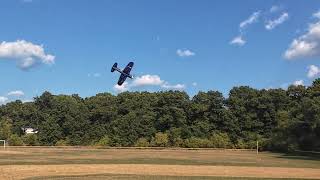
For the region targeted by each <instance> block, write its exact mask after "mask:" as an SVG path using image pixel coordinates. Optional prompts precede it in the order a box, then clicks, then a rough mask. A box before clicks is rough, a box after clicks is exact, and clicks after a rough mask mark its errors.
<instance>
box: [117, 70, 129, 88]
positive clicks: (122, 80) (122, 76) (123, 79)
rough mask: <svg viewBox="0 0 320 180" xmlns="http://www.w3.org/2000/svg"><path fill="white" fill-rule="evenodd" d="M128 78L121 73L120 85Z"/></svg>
mask: <svg viewBox="0 0 320 180" xmlns="http://www.w3.org/2000/svg"><path fill="white" fill-rule="evenodd" d="M129 72H130V71H129ZM126 79H127V76H126V75H124V74H121V76H120V78H119V80H118V85H119V86H121V85H122V84H123V82H124V81H125V80H126Z"/></svg>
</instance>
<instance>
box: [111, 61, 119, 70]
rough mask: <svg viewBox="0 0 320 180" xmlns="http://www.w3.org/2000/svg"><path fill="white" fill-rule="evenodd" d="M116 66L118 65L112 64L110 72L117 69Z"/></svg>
mask: <svg viewBox="0 0 320 180" xmlns="http://www.w3.org/2000/svg"><path fill="white" fill-rule="evenodd" d="M117 66H118V63H114V64H113V66H112V68H111V72H113V71H114V70H115V69H116V68H117Z"/></svg>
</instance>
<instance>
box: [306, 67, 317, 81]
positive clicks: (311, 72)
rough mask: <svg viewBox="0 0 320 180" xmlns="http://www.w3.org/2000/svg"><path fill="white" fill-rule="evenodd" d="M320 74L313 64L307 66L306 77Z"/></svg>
mask: <svg viewBox="0 0 320 180" xmlns="http://www.w3.org/2000/svg"><path fill="white" fill-rule="evenodd" d="M318 75H320V68H319V67H317V66H315V65H311V66H309V67H308V75H307V76H308V78H314V77H316V76H318Z"/></svg>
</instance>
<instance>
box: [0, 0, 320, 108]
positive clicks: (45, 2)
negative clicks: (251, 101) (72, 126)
mask: <svg viewBox="0 0 320 180" xmlns="http://www.w3.org/2000/svg"><path fill="white" fill-rule="evenodd" d="M319 10H320V1H317V0H313V1H312V0H310V1H294V2H293V1H289V0H285V1H276V0H273V1H271V0H270V1H255V0H243V1H231V0H227V1H211V0H201V1H196V0H193V1H192V0H185V1H182V0H176V1H174V0H163V1H155V0H137V1H129V0H127V1H122V0H117V1H115V0H109V1H108V0H105V1H90V0H81V1H80V0H68V1H64V0H2V1H0V22H1V29H0V32H1V33H0V43H1V45H0V68H1V71H0V76H1V77H2V78H1V88H0V103H4V102H9V101H10V100H14V99H22V100H30V99H32V97H34V96H37V95H41V93H42V92H43V91H45V90H48V91H50V92H52V93H54V94H73V93H77V94H79V95H80V96H82V97H87V96H92V95H95V94H97V93H100V92H111V93H117V92H120V91H124V90H130V91H136V90H138V91H142V90H147V91H157V90H168V89H179V90H185V91H186V92H188V94H189V95H191V96H192V95H194V94H196V93H197V92H198V91H207V90H218V91H220V92H222V93H223V94H224V95H226V96H227V95H228V92H229V90H230V89H231V88H232V87H233V86H239V85H249V86H252V87H254V88H259V89H260V88H278V87H282V88H285V87H287V86H288V85H289V84H302V83H303V84H305V85H309V84H310V83H311V82H312V81H313V80H314V79H315V78H317V77H318V76H319V75H320V69H319V66H320V63H319V60H318V59H319V55H320V47H318V43H320V13H319V14H317V13H318V12H320V11H319ZM318 30H319V31H318ZM319 46H320V45H319ZM129 61H134V62H135V66H134V69H133V71H132V73H133V74H134V75H135V79H134V80H129V81H127V83H126V84H124V86H122V87H117V86H115V84H116V82H117V78H118V76H119V74H117V73H111V72H110V68H111V66H112V65H113V63H114V62H118V64H119V66H120V67H124V66H125V65H126V64H127V63H128V62H129Z"/></svg>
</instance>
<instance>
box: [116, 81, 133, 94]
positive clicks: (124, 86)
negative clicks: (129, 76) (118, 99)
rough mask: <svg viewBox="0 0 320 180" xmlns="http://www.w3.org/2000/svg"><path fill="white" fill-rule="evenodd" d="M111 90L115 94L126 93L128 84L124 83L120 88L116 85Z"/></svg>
mask: <svg viewBox="0 0 320 180" xmlns="http://www.w3.org/2000/svg"><path fill="white" fill-rule="evenodd" d="M113 89H114V90H115V91H116V92H117V93H121V92H125V91H128V90H129V89H130V87H129V83H127V82H124V83H123V84H122V85H121V86H119V85H118V84H116V85H114V86H113Z"/></svg>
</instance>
